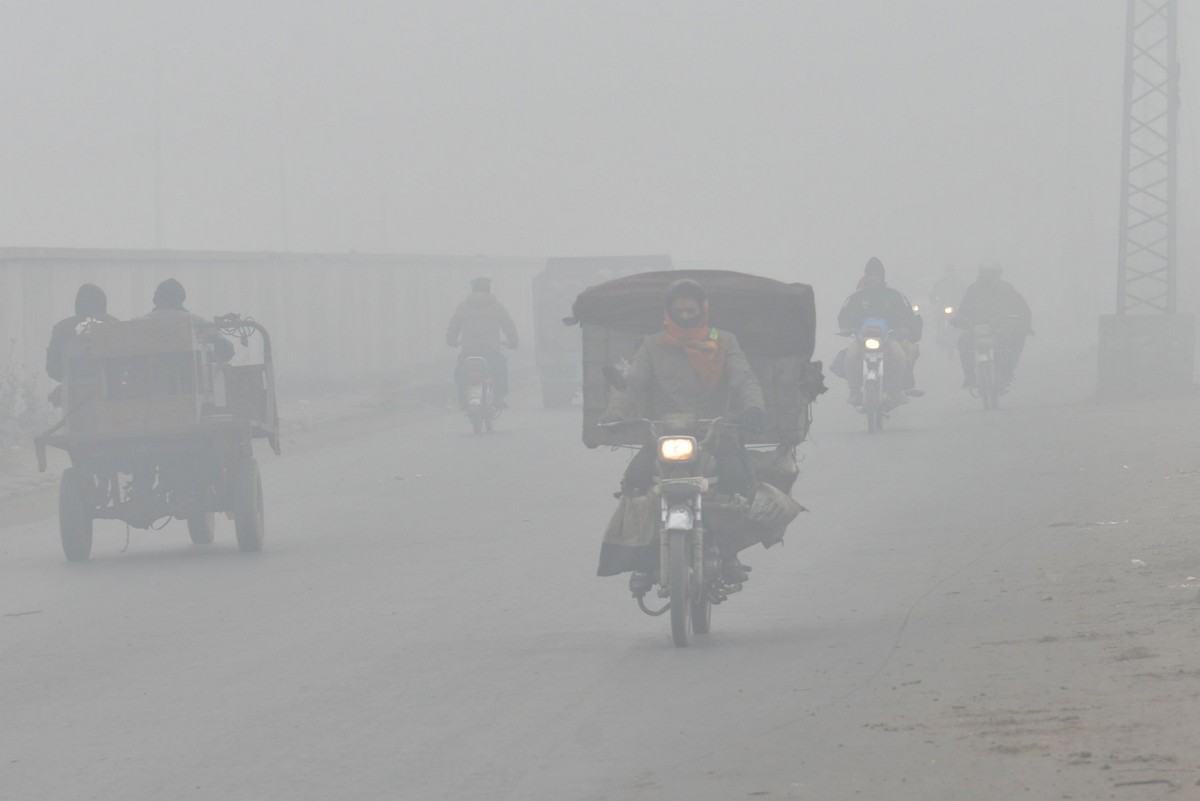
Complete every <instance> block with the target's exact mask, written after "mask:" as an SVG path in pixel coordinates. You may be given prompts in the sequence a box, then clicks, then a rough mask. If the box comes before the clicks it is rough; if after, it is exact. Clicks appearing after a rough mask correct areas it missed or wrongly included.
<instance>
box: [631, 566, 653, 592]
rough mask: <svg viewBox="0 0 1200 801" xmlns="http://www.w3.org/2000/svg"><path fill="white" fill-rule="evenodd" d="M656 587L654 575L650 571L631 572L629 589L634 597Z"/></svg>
mask: <svg viewBox="0 0 1200 801" xmlns="http://www.w3.org/2000/svg"><path fill="white" fill-rule="evenodd" d="M653 587H654V576H653V575H651V574H650V573H637V572H634V573H630V574H629V591H630V592H631V593H633V597H634V598H641V597H643V596H644V595H645V594H646V593H648V592H650V590H651V588H653Z"/></svg>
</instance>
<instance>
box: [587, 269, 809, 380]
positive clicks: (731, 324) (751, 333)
mask: <svg viewBox="0 0 1200 801" xmlns="http://www.w3.org/2000/svg"><path fill="white" fill-rule="evenodd" d="M683 278H690V279H692V280H693V281H698V282H699V283H700V284H701V285H702V286H703V287H704V289H705V291H706V292H708V303H709V308H710V312H711V319H710V321H709V322H710V323H711V324H712V325H714V326H716V327H717V328H723V329H725V330H726V331H732V332H733V334H734V335H735V336H736V337H737V338H738V342H740V343H741V346H742V350H744V351H745V352H746V354H747V355H749V354H752V353H753V354H757V355H760V356H799V357H800V358H802V359H803V360H804V361H808V360H809V359H811V358H812V355H813V348H814V346H815V343H816V335H817V313H816V306H815V303H814V301H813V291H812V287H810V286H808V285H807V284H785V283H784V282H782V281H776V280H774V279H772V278H762V277H760V276H756V275H747V274H746V273H737V272H732V271H729V270H672V271H664V272H653V273H640V274H638V275H631V276H627V277H625V278H618V279H616V280H614V281H609V282H607V283H604V284H600V285H599V286H594V287H591V288H589V289H587V290H586V291H584V292H583V293H581V294H580V295H579V297H578V298H576V300H575V307H574V310H573V316H574V319H575V320H578V321H579V322H581V323H587V324H593V325H598V326H602V327H604V328H612V329H615V330H618V331H624V332H627V333H633V334H638V335H645V334H653V333H655V332H657V331H661V330H662V318H663V294H664V293H665V292H666V291H667V287H668V286H670V285H671V283H673V282H674V281H678V280H680V279H683Z"/></svg>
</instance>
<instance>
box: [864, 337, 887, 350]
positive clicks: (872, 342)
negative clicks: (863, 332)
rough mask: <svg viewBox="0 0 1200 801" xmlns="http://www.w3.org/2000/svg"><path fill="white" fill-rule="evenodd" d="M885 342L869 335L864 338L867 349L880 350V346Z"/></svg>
mask: <svg viewBox="0 0 1200 801" xmlns="http://www.w3.org/2000/svg"><path fill="white" fill-rule="evenodd" d="M882 344H883V343H882V342H880V341H879V340H878V339H876V338H875V337H867V338H866V339H864V340H863V347H864V348H866V349H867V350H879V346H880V345H882Z"/></svg>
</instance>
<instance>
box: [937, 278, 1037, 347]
mask: <svg viewBox="0 0 1200 801" xmlns="http://www.w3.org/2000/svg"><path fill="white" fill-rule="evenodd" d="M956 316H957V318H958V319H959V320H961V321H962V322H964V323H979V324H987V325H996V326H1000V327H1002V328H1003V329H1004V330H1006V331H1009V332H1010V333H1013V334H1021V335H1024V334H1028V333H1029V332H1030V331H1032V330H1033V312H1032V311H1031V310H1030V308H1029V304H1028V303H1026V302H1025V298H1023V297H1021V293H1020V292H1018V291H1017V290H1016V289H1015V288H1014V287H1013V285H1012V284H1010V283H1008V282H1007V281H996V280H993V281H976V282H975V283H973V284H971V285H970V286H969V287H967V293H966V294H965V295H963V299H962V303H960V304H958V314H957V315H956Z"/></svg>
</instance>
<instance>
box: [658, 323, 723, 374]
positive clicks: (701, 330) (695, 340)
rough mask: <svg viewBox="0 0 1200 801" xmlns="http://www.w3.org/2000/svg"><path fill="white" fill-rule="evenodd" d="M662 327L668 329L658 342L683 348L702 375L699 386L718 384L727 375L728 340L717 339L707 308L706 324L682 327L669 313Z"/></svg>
mask: <svg viewBox="0 0 1200 801" xmlns="http://www.w3.org/2000/svg"><path fill="white" fill-rule="evenodd" d="M706 305H707V304H706ZM663 328H664V329H666V331H665V333H663V335H662V337H661V338H659V340H658V342H659V344H660V345H668V346H678V347H682V348H684V349H685V350H686V351H687V357H688V361H689V362H691V364H692V369H693V370H695V371H696V375H697V376H699V378H700V388H701V389H711V388H712V387H713V386H715V385H716V383H717V382H718V381H720V380H721V376H722V375H724V374H725V343H724V342H723V341H721V340H720V339H719V338H718V335H717V329H715V328H709V326H708V309H707V308H705V310H704V325H700V326H697V327H695V328H681V327H680V326H679V325H678V324H677V323H676V322H675V321H674V320H672V319H671V315H669V314H668V315H666V317H665V319H664V320H663Z"/></svg>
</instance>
